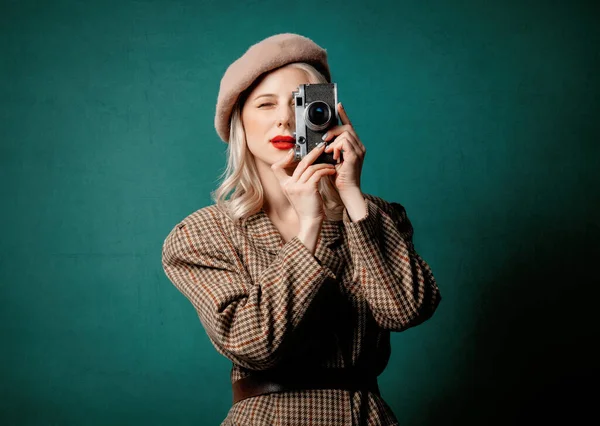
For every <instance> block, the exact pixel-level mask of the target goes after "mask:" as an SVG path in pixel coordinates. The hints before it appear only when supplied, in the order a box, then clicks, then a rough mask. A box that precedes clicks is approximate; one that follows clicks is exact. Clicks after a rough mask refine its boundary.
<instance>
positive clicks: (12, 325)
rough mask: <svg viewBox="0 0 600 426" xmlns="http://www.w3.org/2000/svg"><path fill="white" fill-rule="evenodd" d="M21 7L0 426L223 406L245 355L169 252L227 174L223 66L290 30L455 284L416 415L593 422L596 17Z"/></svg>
mask: <svg viewBox="0 0 600 426" xmlns="http://www.w3.org/2000/svg"><path fill="white" fill-rule="evenodd" d="M0 4H1V10H0V35H1V39H0V43H1V44H0V77H1V78H0V123H1V127H0V142H1V151H0V191H1V193H0V195H1V200H2V209H1V211H0V215H1V216H0V218H1V221H2V225H3V233H2V238H1V239H0V250H1V256H0V345H1V347H2V349H0V424H3V425H131V424H146V425H217V424H219V422H220V421H221V420H222V419H223V418H224V417H225V415H226V413H227V411H228V409H229V407H230V405H231V390H230V383H229V368H230V363H229V361H228V360H227V359H225V358H224V357H222V356H220V355H218V354H217V352H216V351H215V350H214V348H213V347H212V346H211V345H210V343H209V340H208V338H207V336H206V334H205V332H204V330H203V329H202V327H201V324H200V322H199V321H198V318H197V316H196V313H195V311H194V310H193V308H192V306H191V304H189V302H188V301H187V300H186V299H185V298H184V297H183V296H182V295H181V294H180V293H179V292H178V291H177V290H176V289H175V287H174V286H172V284H171V283H170V281H168V279H167V277H166V276H165V275H164V272H163V270H162V266H161V257H160V255H161V247H162V242H163V240H164V238H165V237H166V235H167V233H168V232H169V231H170V230H171V228H172V227H173V226H175V224H176V223H177V222H178V221H179V220H181V219H182V218H184V217H185V216H187V215H188V214H190V213H192V212H193V211H195V210H197V209H199V208H202V207H204V206H206V205H208V204H210V203H211V201H210V196H209V193H210V191H211V190H213V189H214V188H215V187H216V185H217V178H218V175H219V174H220V173H221V171H222V170H223V167H224V164H225V144H224V143H222V142H221V141H220V140H219V139H218V137H217V135H216V133H215V130H214V127H213V119H214V107H215V103H216V98H217V93H218V88H219V82H220V79H221V76H222V75H223V73H224V72H225V69H226V68H227V66H228V65H229V64H230V63H231V62H232V61H233V60H235V59H236V58H237V57H239V56H240V55H241V54H243V53H244V52H245V50H246V49H247V48H248V47H249V46H250V45H251V44H254V43H255V42H258V41H259V40H261V39H263V38H265V37H267V36H270V35H273V34H275V33H280V32H297V33H300V34H303V35H305V36H308V37H310V38H312V39H313V40H314V41H316V42H317V43H319V44H320V45H321V46H323V47H325V48H326V49H327V50H328V54H329V61H330V66H331V69H332V74H333V79H334V81H336V82H337V83H338V85H339V95H340V101H342V102H343V103H344V105H345V106H346V109H347V111H348V114H349V116H350V119H351V120H353V123H354V126H355V128H356V131H357V133H358V135H359V136H360V138H361V140H362V142H363V143H364V144H365V145H366V146H367V149H368V152H367V157H366V161H365V164H364V168H363V175H362V185H363V188H362V189H363V191H364V192H367V193H371V194H375V195H378V196H381V197H383V198H385V199H387V200H389V201H396V202H400V203H401V204H403V205H404V206H405V207H406V209H407V212H408V215H409V217H410V218H411V220H412V222H413V225H414V227H415V244H416V247H417V250H418V251H419V253H420V254H421V255H422V256H423V257H424V258H425V259H426V260H427V261H428V263H429V264H430V265H431V267H432V269H433V271H434V273H435V276H436V278H437V280H438V283H439V287H440V289H441V293H442V296H443V300H442V302H441V304H440V306H439V309H438V311H437V312H436V313H435V315H434V316H433V318H432V319H430V320H429V321H427V322H426V323H424V324H423V325H421V326H419V327H416V328H413V329H410V330H408V331H406V332H403V333H394V334H393V335H392V344H393V353H392V357H391V360H390V364H389V366H388V368H387V370H386V371H385V372H384V374H383V375H382V376H381V377H380V384H381V389H382V394H383V396H384V399H385V400H386V401H387V402H388V403H389V404H390V406H391V407H392V409H393V410H394V412H395V413H396V415H397V417H398V419H399V420H400V423H401V424H402V425H440V424H457V425H458V424H460V425H484V424H485V425H493V424H503V425H504V424H541V422H542V421H547V420H562V421H566V423H565V424H569V423H571V422H572V421H575V420H577V419H579V418H580V417H579V416H581V418H583V416H584V414H586V413H587V414H591V413H593V412H592V407H591V404H592V401H596V397H597V396H598V392H597V390H593V389H595V386H593V385H596V384H597V382H598V378H599V375H598V367H597V360H598V358H599V353H598V350H597V349H595V348H593V345H594V344H595V341H597V338H598V335H597V329H598V320H597V311H598V296H599V292H598V285H599V284H600V283H599V280H598V273H597V270H596V268H597V265H598V259H599V254H600V253H599V252H600V250H599V245H598V239H599V237H600V232H599V225H600V221H599V219H598V207H599V206H600V193H599V184H600V173H599V159H600V155H599V154H600V149H599V141H600V120H599V104H600V90H599V89H600V87H599V86H600V83H599V78H598V75H599V72H600V67H599V65H600V53H599V49H598V46H600V30H599V28H600V26H598V22H599V18H600V13H599V11H600V10H599V6H598V3H597V2H592V1H589V2H582V1H580V2H575V1H562V2H559V1H547V2H541V1H538V2H533V1H531V2H520V1H514V0H511V1H503V2H495V3H492V2H481V1H457V2H444V1H397V2H391V1H390V2H382V1H379V2H378V1H371V2H365V4H362V2H361V3H359V2H356V3H353V2H348V1H327V2H321V1H319V2H316V1H312V0H309V1H303V2H295V3H285V2H279V1H277V2H275V1H252V2H241V1H240V2H238V1H202V2H200V1H177V2H176V1H158V0H156V1H119V2H117V1H86V2H83V1H74V0H69V1H68V0H61V1H54V2H34V1H6V0H2V1H1V3H0ZM589 385H591V388H590V390H589V391H586V390H585V388H586V387H587V386H589ZM592 398H593V399H592ZM594 403H595V402H594ZM594 417H597V416H595V415H594Z"/></svg>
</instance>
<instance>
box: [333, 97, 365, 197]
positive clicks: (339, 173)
mask: <svg viewBox="0 0 600 426" xmlns="http://www.w3.org/2000/svg"><path fill="white" fill-rule="evenodd" d="M337 108H338V113H339V116H340V118H341V120H342V125H341V126H335V127H332V128H331V129H329V130H328V131H327V133H326V134H325V136H326V137H325V139H324V140H325V141H326V142H327V141H329V140H331V139H332V138H333V137H335V136H337V137H336V138H335V140H334V141H333V142H332V143H330V144H329V145H327V148H325V152H332V151H333V158H334V159H335V160H337V159H341V160H342V161H341V162H340V163H338V164H336V165H335V170H336V175H335V178H331V179H332V181H333V183H334V184H335V187H336V188H337V190H338V192H339V193H340V195H341V196H344V194H345V193H352V192H353V191H354V192H356V190H358V191H360V174H361V172H362V166H363V162H364V159H365V154H366V153H367V150H366V148H365V146H364V145H363V144H362V142H361V141H360V139H359V137H358V135H357V134H356V132H355V131H354V127H352V123H351V122H350V119H349V118H348V115H347V114H346V110H344V107H343V106H342V104H341V103H338V105H337ZM342 151H343V159H342V158H341V156H340V153H341V152H342Z"/></svg>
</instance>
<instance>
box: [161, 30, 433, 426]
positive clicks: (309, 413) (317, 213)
mask: <svg viewBox="0 0 600 426" xmlns="http://www.w3.org/2000/svg"><path fill="white" fill-rule="evenodd" d="M325 82H331V76H330V72H329V66H328V64H327V55H326V51H325V50H324V49H322V48H321V47H319V46H318V45H317V44H315V43H314V42H313V41H312V40H310V39H308V38H306V37H303V36H300V35H296V34H279V35H275V36H272V37H269V38H267V39H265V40H263V41H261V42H260V43H257V44H255V45H253V46H251V47H250V48H249V49H248V50H247V51H246V53H245V54H244V55H243V56H242V57H241V58H239V59H238V60H236V61H235V62H234V63H233V64H231V65H230V66H229V68H228V69H227V71H226V73H225V75H224V76H223V79H222V80H221V87H220V91H219V96H218V101H217V114H216V118H215V127H216V129H217V133H218V134H219V136H220V137H221V139H222V140H223V141H224V142H226V143H229V146H228V167H227V169H226V171H225V179H224V181H223V183H222V184H221V186H220V187H219V188H218V190H217V191H215V193H214V194H213V198H214V200H215V204H213V205H211V206H208V207H205V208H202V209H200V210H198V211H196V212H194V213H192V214H191V215H189V216H188V217H186V218H185V219H183V220H182V221H181V222H179V223H178V224H177V225H176V226H175V227H174V228H173V230H172V231H171V232H170V233H169V235H168V236H167V238H166V239H165V242H164V246H163V267H164V270H165V272H166V274H167V276H168V277H169V279H170V280H171V281H172V282H173V284H174V285H175V286H176V287H177V288H178V289H179V290H180V291H181V292H182V293H183V294H184V295H185V296H186V297H187V298H188V299H189V300H190V302H191V303H192V304H193V306H194V307H195V309H196V310H197V313H198V316H199V318H200V321H201V323H202V325H203V326H204V328H205V330H206V333H207V334H208V336H209V338H210V340H211V342H212V343H213V345H214V346H215V348H216V349H217V351H218V352H219V353H221V354H223V355H224V356H226V357H227V358H229V359H230V360H231V361H232V362H233V366H232V370H231V381H232V389H233V402H234V403H233V406H232V407H231V409H230V411H229V413H228V415H227V417H226V418H225V420H224V421H223V423H222V425H272V424H277V425H308V424H310V425H395V424H397V420H396V417H395V416H394V414H393V413H392V411H391V409H390V407H389V406H388V405H387V404H386V402H385V401H384V400H383V399H382V397H381V395H380V393H379V389H378V386H377V376H378V375H379V374H381V372H382V371H383V370H384V369H385V367H386V365H387V362H388V359H389V356H390V331H402V330H405V329H407V328H409V327H412V326H415V325H417V324H419V323H422V322H423V321H425V320H426V319H428V318H429V317H431V315H432V314H433V312H434V311H435V309H436V307H437V306H438V304H439V302H440V300H441V297H440V293H439V291H438V288H437V285H436V282H435V279H434V277H433V275H432V273H431V270H430V268H429V266H428V265H427V263H426V262H425V261H424V260H423V259H422V258H421V257H420V256H419V255H418V254H417V253H416V252H415V249H414V246H413V243H412V234H413V230H412V226H411V224H410V221H409V219H408V217H407V216H406V212H405V210H404V208H403V207H402V206H401V205H400V204H397V203H388V202H386V201H384V200H383V199H381V198H379V197H376V196H373V195H369V194H364V193H362V191H361V188H360V173H361V168H362V164H363V159H364V157H365V152H366V149H365V147H364V145H363V144H362V142H361V140H360V138H359V137H358V135H357V134H356V131H355V130H354V128H353V127H352V124H351V122H350V120H349V118H348V115H347V114H346V112H345V110H344V109H343V107H342V106H341V104H338V105H337V108H338V113H339V116H340V118H341V120H342V124H341V125H339V126H336V127H335V128H332V129H330V130H329V131H328V133H327V135H326V136H327V137H326V138H325V141H327V142H330V143H328V144H324V145H323V146H321V147H318V148H315V149H314V150H312V151H311V152H310V153H309V155H308V156H306V157H305V158H304V159H302V160H301V161H294V158H293V150H292V149H290V148H291V147H292V146H293V145H291V144H288V145H286V144H285V142H283V143H281V142H279V143H276V141H274V140H273V139H276V140H277V139H279V140H285V138H286V137H288V140H290V139H289V138H290V137H291V136H292V135H293V133H294V131H295V114H294V104H293V96H292V91H295V90H297V88H298V85H300V84H304V83H325ZM323 151H327V152H332V153H333V155H334V158H335V159H336V160H337V162H338V163H337V164H336V165H331V164H314V160H315V159H316V158H317V157H318V156H319V155H320V154H321V153H322V152H323ZM342 151H343V155H341V153H342ZM342 159H343V161H342ZM229 193H231V195H230V197H229V199H226V196H227V194H229Z"/></svg>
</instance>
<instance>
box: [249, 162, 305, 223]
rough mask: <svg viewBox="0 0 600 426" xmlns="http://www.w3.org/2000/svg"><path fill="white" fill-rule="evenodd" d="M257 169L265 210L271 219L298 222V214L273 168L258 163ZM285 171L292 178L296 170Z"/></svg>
mask: <svg viewBox="0 0 600 426" xmlns="http://www.w3.org/2000/svg"><path fill="white" fill-rule="evenodd" d="M256 168H257V170H258V176H259V178H260V182H261V184H262V187H263V192H264V193H263V197H264V201H263V210H264V211H265V212H266V213H267V215H269V216H270V217H275V218H276V219H279V220H283V221H287V220H296V219H297V216H296V212H295V211H294V208H293V207H292V205H291V204H290V201H289V200H288V199H287V197H286V196H285V194H284V193H283V190H282V189H281V184H280V183H279V179H278V178H277V176H275V174H274V173H273V170H272V169H271V167H270V166H269V165H268V164H265V163H263V162H260V161H257V162H256ZM285 170H286V173H287V174H288V176H292V174H293V173H294V168H290V169H285Z"/></svg>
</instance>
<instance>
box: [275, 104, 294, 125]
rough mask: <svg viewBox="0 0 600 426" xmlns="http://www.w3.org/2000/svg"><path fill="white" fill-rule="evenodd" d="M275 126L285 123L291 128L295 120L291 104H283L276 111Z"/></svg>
mask: <svg viewBox="0 0 600 426" xmlns="http://www.w3.org/2000/svg"><path fill="white" fill-rule="evenodd" d="M278 114H279V115H278V119H277V127H281V126H282V125H287V126H288V127H290V128H292V127H293V126H294V122H295V121H296V112H295V110H294V107H293V106H292V105H283V106H282V107H281V108H280V109H279V111H278Z"/></svg>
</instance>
